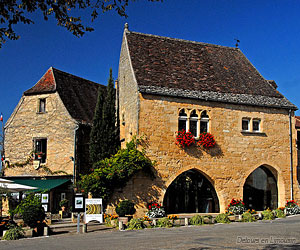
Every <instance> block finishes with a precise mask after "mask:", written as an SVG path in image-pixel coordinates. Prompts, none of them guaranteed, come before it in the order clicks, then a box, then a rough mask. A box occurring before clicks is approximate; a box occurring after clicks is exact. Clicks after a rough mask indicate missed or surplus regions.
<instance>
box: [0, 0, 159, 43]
mask: <svg viewBox="0 0 300 250" xmlns="http://www.w3.org/2000/svg"><path fill="white" fill-rule="evenodd" d="M134 1H136V0H132V2H134ZM148 1H150V2H159V1H161V0H148ZM129 2H130V0H94V1H91V0H70V1H65V0H30V1H29V0H9V1H8V0H6V1H5V0H4V1H2V0H1V1H0V23H1V24H2V27H0V48H1V46H2V44H3V43H5V38H8V39H11V40H17V39H19V38H20V37H19V36H18V35H17V34H16V33H15V31H14V25H16V24H18V23H23V24H32V23H34V22H33V21H32V20H31V19H30V18H29V16H30V15H31V14H32V13H33V12H41V13H42V15H43V17H44V20H48V18H49V17H50V16H52V17H54V18H55V19H56V21H57V25H59V26H62V27H65V28H66V29H67V30H68V31H70V32H72V33H73V35H75V36H78V37H80V36H82V35H83V34H84V33H85V32H86V31H93V30H94V29H93V28H91V27H88V26H86V25H84V24H82V19H81V17H78V16H77V17H76V16H74V15H73V14H72V13H73V12H76V13H78V11H80V10H89V12H90V15H91V21H94V20H95V19H96V18H97V17H98V14H99V11H100V12H102V13H105V12H107V11H111V10H115V11H116V12H117V13H118V15H120V16H123V17H127V14H126V7H127V6H128V4H129Z"/></svg>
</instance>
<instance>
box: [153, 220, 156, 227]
mask: <svg viewBox="0 0 300 250" xmlns="http://www.w3.org/2000/svg"><path fill="white" fill-rule="evenodd" d="M153 226H155V227H156V220H155V219H154V220H153Z"/></svg>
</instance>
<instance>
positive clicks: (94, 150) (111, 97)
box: [90, 69, 120, 163]
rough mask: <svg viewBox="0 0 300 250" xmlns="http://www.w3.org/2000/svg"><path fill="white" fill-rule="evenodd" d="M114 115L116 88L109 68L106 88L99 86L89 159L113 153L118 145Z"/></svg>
mask: <svg viewBox="0 0 300 250" xmlns="http://www.w3.org/2000/svg"><path fill="white" fill-rule="evenodd" d="M117 119H118V118H117V116H116V90H115V88H114V80H113V77H112V69H110V74H109V79H108V84H107V89H106V91H104V90H103V89H102V88H101V87H100V88H99V92H98V101H97V106H96V110H95V115H94V119H93V127H92V130H91V136H90V160H91V163H96V162H98V161H100V160H103V159H105V158H107V157H110V156H112V155H114V154H115V153H116V152H117V151H118V149H119V147H120V136H119V129H118V124H119V123H118V122H117Z"/></svg>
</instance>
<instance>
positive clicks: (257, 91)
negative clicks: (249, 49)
mask: <svg viewBox="0 0 300 250" xmlns="http://www.w3.org/2000/svg"><path fill="white" fill-rule="evenodd" d="M125 35H126V38H127V42H128V48H129V53H130V57H131V61H132V66H133V70H134V73H135V77H136V79H137V83H138V86H139V90H140V91H141V92H143V91H144V90H145V89H147V90H148V91H149V89H155V90H156V91H155V94H165V91H163V92H161V93H159V91H157V90H158V89H163V90H167V89H168V92H169V94H168V95H171V94H170V93H171V92H172V90H176V91H177V94H178V93H183V92H184V93H187V92H190V93H192V92H193V93H194V92H198V95H199V96H201V95H202V94H200V92H203V91H206V93H214V94H213V95H212V96H211V98H210V99H212V100H213V97H214V96H215V95H216V93H219V94H218V95H220V94H224V95H225V94H226V95H227V96H228V94H230V95H231V96H234V95H236V96H240V95H245V96H250V97H251V98H249V100H250V99H251V100H252V99H253V97H255V96H260V97H263V96H266V97H269V99H270V98H275V99H274V100H276V103H277V104H278V100H284V105H287V106H289V107H292V108H296V107H295V106H294V105H293V104H292V103H290V102H288V101H287V100H286V99H285V98H284V96H283V95H282V94H280V93H279V92H278V91H277V90H276V89H275V85H274V84H272V83H271V82H269V81H267V80H266V79H264V78H263V77H262V76H261V75H260V73H259V72H258V71H257V70H256V69H255V67H254V66H253V65H252V64H251V63H250V62H249V60H248V59H247V58H246V57H245V56H244V54H243V53H242V52H241V51H240V50H239V49H237V48H231V47H224V46H218V45H213V44H206V43H200V42H192V41H186V40H180V39H173V38H168V37H160V36H154V35H148V34H142V33H137V32H125ZM176 91H175V92H176ZM173 92H174V91H173ZM149 93H150V92H149ZM173 94H174V95H175V93H173ZM183 97H186V96H183ZM200 99H201V98H200ZM234 99H235V100H239V98H238V97H235V98H234ZM272 100H273V99H272ZM216 101H221V99H220V98H218V99H217V100H216ZM224 101H226V102H228V101H230V100H229V99H228V98H227V99H226V100H225V99H224ZM286 101H287V102H286ZM241 103H243V102H242V101H241ZM244 103H245V102H244ZM246 103H247V102H246ZM256 103H258V102H256ZM247 104H250V105H256V104H255V103H251V102H250V103H247ZM267 106H268V105H267ZM279 106H280V105H279Z"/></svg>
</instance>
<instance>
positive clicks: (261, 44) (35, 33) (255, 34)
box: [0, 0, 300, 121]
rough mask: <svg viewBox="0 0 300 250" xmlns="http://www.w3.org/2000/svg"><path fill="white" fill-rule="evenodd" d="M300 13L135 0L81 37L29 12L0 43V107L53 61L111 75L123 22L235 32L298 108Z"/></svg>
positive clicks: (224, 37)
mask: <svg viewBox="0 0 300 250" xmlns="http://www.w3.org/2000/svg"><path fill="white" fill-rule="evenodd" d="M84 13H86V12H83V13H82V15H83V14H84ZM299 13H300V1H297V0H293V1H292V0H286V1H283V0H281V1H279V0H272V1H271V0H265V1H264V0H259V1H255V0H251V1H250V0H249V1H246V0H209V1H207V0H206V1H204V0H185V1H183V0H164V1H163V2H162V3H151V2H148V1H146V0H140V1H137V2H135V3H131V4H130V6H129V7H128V9H127V14H128V15H129V17H128V18H127V19H125V18H123V17H120V16H118V15H117V13H115V12H111V13H105V14H103V15H100V16H99V18H98V19H97V20H96V21H95V22H94V23H92V26H93V27H94V28H95V31H94V32H92V33H87V34H86V35H85V36H84V37H82V38H77V37H74V36H73V35H72V34H71V33H69V32H68V31H67V30H65V29H63V28H61V27H59V26H57V25H56V22H55V20H50V21H48V22H45V21H43V19H42V18H41V15H39V14H34V17H33V18H34V20H35V22H36V23H35V24H34V25H21V24H20V25H17V26H16V30H17V32H18V33H19V34H20V35H21V39H20V40H18V41H8V42H7V43H6V44H5V45H4V47H3V48H2V49H0V77H1V78H0V85H1V98H0V112H2V113H3V115H4V120H5V121H6V120H7V119H8V117H9V116H10V115H11V113H12V112H13V109H14V108H15V106H16V105H17V103H18V101H19V99H20V98H21V96H22V93H23V92H24V91H25V90H27V89H29V88H30V87H32V86H33V85H34V84H35V83H36V82H37V81H38V80H39V79H40V78H41V77H42V75H43V74H44V73H45V72H46V70H47V69H48V68H49V67H51V66H53V67H55V68H57V69H60V70H63V71H66V72H69V73H71V74H74V75H77V76H80V77H83V78H86V79H89V80H92V81H96V82H98V83H102V84H106V83H107V78H108V75H109V68H110V67H112V69H113V76H114V78H116V77H117V72H118V61H119V53H120V47H121V42H122V34H123V28H124V23H125V22H128V23H129V29H130V30H132V31H137V32H142V33H149V34H155V35H161V36H168V37H174V38H181V39H187V40H193V41H198V42H206V43H213V44H218V45H224V46H232V47H233V46H234V45H235V41H234V39H235V38H238V39H239V40H240V41H241V42H240V49H241V50H242V52H243V53H244V54H245V55H246V56H247V57H248V59H249V60H250V61H251V62H252V64H253V65H254V66H255V67H256V68H257V69H258V70H259V72H260V73H261V74H262V75H263V76H264V77H265V78H266V79H273V80H275V81H276V83H277V84H278V86H279V87H278V90H279V91H280V92H281V93H283V94H284V95H285V96H286V97H287V98H288V99H289V100H290V101H292V102H293V103H294V104H296V105H297V106H298V107H299V108H300V100H299V98H298V95H299V93H300V84H299V81H300V70H299V68H300V46H299V44H300V32H299V29H300V16H299ZM297 114H298V115H300V113H299V112H297Z"/></svg>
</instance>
